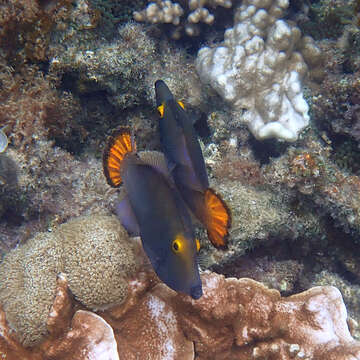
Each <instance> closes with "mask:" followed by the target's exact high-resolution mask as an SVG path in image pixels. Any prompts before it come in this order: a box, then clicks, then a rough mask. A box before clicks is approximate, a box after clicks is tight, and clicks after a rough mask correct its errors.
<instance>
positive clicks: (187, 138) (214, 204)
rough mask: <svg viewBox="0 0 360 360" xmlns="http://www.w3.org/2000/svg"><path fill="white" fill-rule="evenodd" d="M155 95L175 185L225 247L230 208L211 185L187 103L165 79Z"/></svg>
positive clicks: (211, 237) (212, 237)
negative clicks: (175, 94)
mask: <svg viewBox="0 0 360 360" xmlns="http://www.w3.org/2000/svg"><path fill="white" fill-rule="evenodd" d="M155 94H156V105H157V109H158V112H159V114H160V124H159V128H160V138H161V142H162V145H163V151H164V153H165V156H166V157H167V159H168V167H169V170H170V171H171V173H172V176H173V178H174V181H175V183H176V186H177V188H178V189H179V191H180V193H181V195H182V197H183V199H184V200H185V202H186V204H187V205H188V206H189V208H190V209H191V211H192V212H193V213H194V215H195V216H196V217H197V218H198V219H199V220H200V221H201V222H202V223H203V225H204V226H205V227H206V229H207V233H208V237H209V240H210V241H211V243H212V244H213V245H214V246H215V247H216V248H220V249H226V248H227V238H228V234H229V228H230V226H231V215H230V211H229V208H228V207H227V205H226V203H225V202H224V201H223V200H222V198H221V197H220V196H219V195H218V194H216V193H215V191H214V190H212V189H211V188H209V181H208V176H207V172H206V167H205V162H204V158H203V155H202V151H201V147H200V144H199V141H198V138H197V135H196V133H195V130H194V127H193V124H192V121H191V120H190V119H189V117H188V115H187V113H186V111H185V106H184V104H183V103H182V102H180V101H176V100H175V98H174V96H173V94H172V93H171V91H170V90H169V88H168V87H167V85H166V84H165V82H164V81H162V80H158V81H156V83H155Z"/></svg>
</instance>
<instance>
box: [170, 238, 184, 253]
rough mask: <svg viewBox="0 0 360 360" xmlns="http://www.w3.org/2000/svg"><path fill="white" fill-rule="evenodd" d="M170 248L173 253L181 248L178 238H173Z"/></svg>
mask: <svg viewBox="0 0 360 360" xmlns="http://www.w3.org/2000/svg"><path fill="white" fill-rule="evenodd" d="M172 249H173V251H174V252H175V253H178V252H180V251H181V249H182V243H181V242H180V240H178V239H175V240H174V241H173V243H172Z"/></svg>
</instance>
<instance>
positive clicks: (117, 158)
mask: <svg viewBox="0 0 360 360" xmlns="http://www.w3.org/2000/svg"><path fill="white" fill-rule="evenodd" d="M135 151H136V144H135V142H134V140H133V137H132V135H131V131H130V128H129V127H125V126H121V127H118V128H116V129H115V130H113V132H112V134H111V135H110V136H109V138H108V139H107V142H106V146H105V149H104V153H103V170H104V175H105V177H106V181H107V183H108V184H109V185H110V186H112V187H119V186H120V185H121V183H122V179H121V166H122V162H123V160H124V158H125V156H126V154H128V153H131V152H135Z"/></svg>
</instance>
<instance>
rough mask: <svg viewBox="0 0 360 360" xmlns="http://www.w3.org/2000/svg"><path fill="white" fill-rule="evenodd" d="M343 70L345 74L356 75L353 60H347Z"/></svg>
mask: <svg viewBox="0 0 360 360" xmlns="http://www.w3.org/2000/svg"><path fill="white" fill-rule="evenodd" d="M342 69H343V72H344V74H353V73H354V64H353V62H352V61H351V59H349V58H346V59H345V61H344V62H343V64H342Z"/></svg>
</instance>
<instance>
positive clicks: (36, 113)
mask: <svg viewBox="0 0 360 360" xmlns="http://www.w3.org/2000/svg"><path fill="white" fill-rule="evenodd" d="M0 68H1V69H2V71H1V75H0V81H1V84H2V87H1V91H0V101H1V104H2V105H1V107H0V124H2V126H4V127H5V129H4V132H5V133H6V134H7V135H8V137H9V140H10V142H11V143H12V145H14V146H16V147H17V148H19V149H24V148H25V147H26V146H27V145H29V144H31V143H34V142H36V141H37V140H44V139H47V138H48V137H51V138H55V139H57V138H59V139H64V138H66V137H68V136H69V135H71V133H72V132H73V131H80V127H79V126H78V125H77V121H76V119H77V116H78V114H79V111H80V108H79V104H78V103H77V102H76V100H75V99H74V97H73V96H72V95H71V94H69V93H67V92H60V91H59V90H56V89H55V84H56V81H55V80H56V79H55V78H54V79H51V78H50V77H44V75H43V73H42V72H41V71H39V69H38V68H37V67H36V66H26V67H24V68H21V69H20V70H19V71H17V72H15V71H14V70H13V69H12V68H11V67H9V66H7V65H6V62H5V60H4V59H1V57H0Z"/></svg>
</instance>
